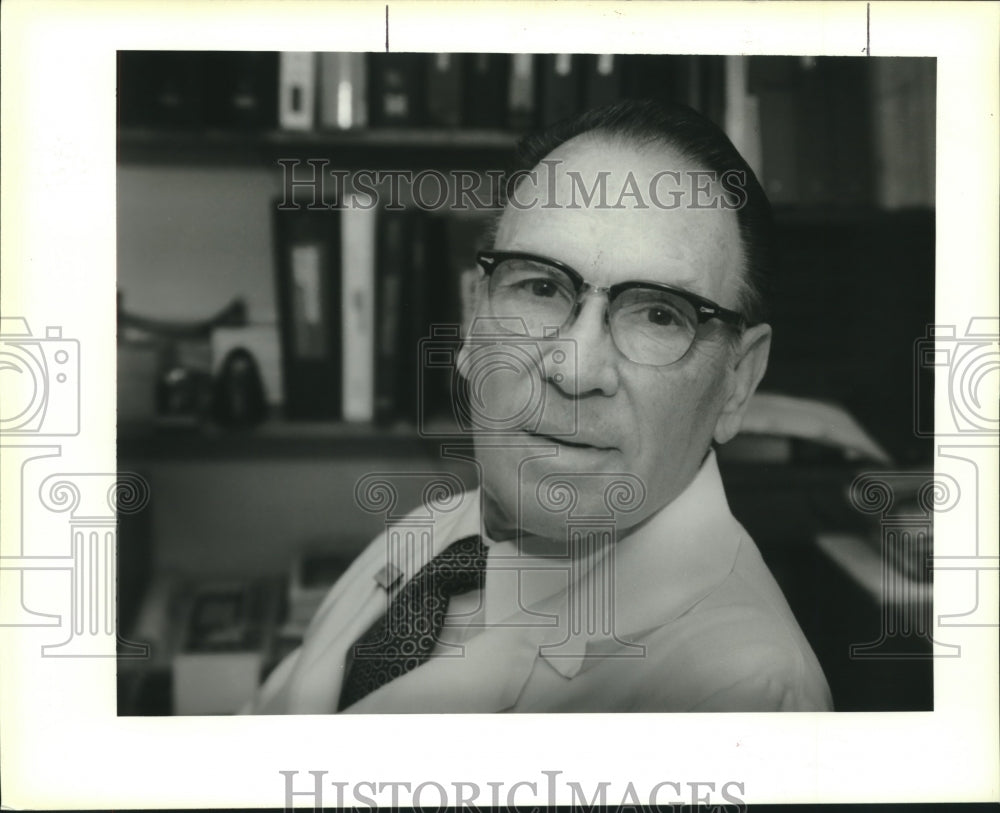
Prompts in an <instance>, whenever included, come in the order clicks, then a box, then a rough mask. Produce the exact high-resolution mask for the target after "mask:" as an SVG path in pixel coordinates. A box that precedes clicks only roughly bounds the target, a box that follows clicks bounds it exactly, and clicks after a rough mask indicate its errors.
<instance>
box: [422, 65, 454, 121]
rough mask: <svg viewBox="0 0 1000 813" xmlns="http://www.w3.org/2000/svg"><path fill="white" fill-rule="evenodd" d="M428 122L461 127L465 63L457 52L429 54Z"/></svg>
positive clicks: (427, 73) (427, 67)
mask: <svg viewBox="0 0 1000 813" xmlns="http://www.w3.org/2000/svg"><path fill="white" fill-rule="evenodd" d="M425 68H426V77H427V98H426V109H427V123H428V124H430V125H432V126H434V127H458V125H459V124H461V121H462V66H461V57H460V56H459V55H458V54H427V56H426V58H425Z"/></svg>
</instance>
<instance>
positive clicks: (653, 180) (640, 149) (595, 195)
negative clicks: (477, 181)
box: [496, 134, 743, 296]
mask: <svg viewBox="0 0 1000 813" xmlns="http://www.w3.org/2000/svg"><path fill="white" fill-rule="evenodd" d="M724 192H725V190H724V188H723V185H722V183H721V179H719V178H717V177H715V173H712V172H709V171H707V170H706V169H704V168H703V167H702V166H701V165H700V164H699V162H698V161H696V160H694V159H692V158H691V157H690V156H687V155H685V154H683V153H682V152H680V151H679V150H677V149H675V148H674V147H672V146H670V145H665V144H642V145H636V144H632V143H629V142H627V141H624V140H622V139H617V138H610V137H606V136H602V135H597V134H584V135H583V136H578V137H577V138H575V139H572V140H571V141H568V142H566V143H565V144H563V145H561V146H560V147H558V148H557V149H555V150H553V151H552V152H551V153H550V154H549V155H547V156H546V157H545V158H543V159H542V161H541V162H540V163H539V164H538V165H537V166H536V167H535V168H534V170H533V172H532V174H530V175H525V176H524V177H523V178H521V180H520V182H519V183H518V185H517V187H516V188H515V189H514V191H513V193H512V195H511V199H510V201H509V203H508V205H507V207H506V208H505V210H504V213H503V215H502V216H501V219H500V223H499V226H498V230H497V239H496V246H497V248H502V249H508V250H522V251H532V252H535V253H539V254H544V255H546V256H551V257H553V258H555V259H560V260H562V261H563V262H567V263H569V264H570V265H573V266H574V267H576V268H577V269H578V270H579V271H580V272H581V273H583V274H584V275H597V277H596V278H597V279H599V280H602V281H607V282H615V281H622V280H623V279H625V278H640V277H642V278H648V279H653V280H658V281H663V282H669V283H671V284H676V285H679V286H682V287H687V288H691V289H692V290H695V291H697V292H699V293H703V294H705V295H713V294H714V295H716V296H721V295H722V294H723V287H724V286H726V283H727V281H728V280H727V278H728V277H732V279H731V284H732V286H733V287H734V289H735V287H736V286H737V283H738V278H739V275H740V269H741V268H742V256H743V253H742V245H741V241H740V238H739V230H738V225H737V222H736V216H735V212H734V211H732V208H731V206H730V207H729V208H725V206H724V204H725V203H726V201H727V199H726V198H725V197H724Z"/></svg>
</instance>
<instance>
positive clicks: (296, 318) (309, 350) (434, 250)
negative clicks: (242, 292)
mask: <svg viewBox="0 0 1000 813" xmlns="http://www.w3.org/2000/svg"><path fill="white" fill-rule="evenodd" d="M276 203H277V202H276ZM346 203H347V205H345V206H343V207H341V208H329V209H323V210H309V209H304V208H298V209H289V210H282V209H280V208H277V205H276V206H275V209H274V218H273V220H274V237H275V241H274V242H275V247H276V255H277V256H276V269H277V283H278V306H279V309H278V312H279V322H280V324H279V333H280V345H281V359H282V381H283V403H284V415H285V417H286V418H288V419H290V420H343V421H356V422H373V423H376V424H380V425H386V424H392V423H396V422H399V421H404V422H408V423H411V424H418V422H420V421H423V420H427V419H430V418H432V417H446V416H448V415H449V414H450V410H451V404H452V388H453V386H454V385H455V380H454V375H453V373H454V365H453V364H452V363H449V359H450V360H452V361H453V360H454V357H455V351H456V350H457V347H458V338H459V332H460V323H461V320H462V318H463V314H466V315H467V314H468V312H469V310H470V304H469V303H470V299H469V297H470V296H471V291H470V290H469V286H470V285H471V284H472V283H473V282H474V280H475V279H476V278H477V277H478V272H477V271H476V270H475V252H476V250H477V247H478V246H479V244H480V239H481V235H482V234H483V228H482V226H483V223H482V220H481V219H476V218H464V217H458V216H456V215H451V216H444V215H438V214H433V213H430V212H425V211H420V210H405V211H378V210H375V209H367V210H366V209H362V208H355V207H352V206H351V205H350V201H349V200H348V201H346ZM428 353H430V354H431V359H430V360H428V358H426V356H427V355H428Z"/></svg>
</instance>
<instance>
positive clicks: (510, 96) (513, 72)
mask: <svg viewBox="0 0 1000 813" xmlns="http://www.w3.org/2000/svg"><path fill="white" fill-rule="evenodd" d="M536 62H537V57H536V55H535V54H511V55H510V81H509V84H508V88H507V119H508V124H509V125H510V128H511V129H512V130H530V129H531V128H532V127H534V126H535V121H536V116H537V109H538V103H537V96H536V93H537V87H536V86H537V84H538V82H537V80H536V78H535V74H536V71H537V66H536Z"/></svg>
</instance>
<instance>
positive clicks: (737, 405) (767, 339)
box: [713, 325, 771, 444]
mask: <svg viewBox="0 0 1000 813" xmlns="http://www.w3.org/2000/svg"><path fill="white" fill-rule="evenodd" d="M770 354H771V326H770V325H754V326H753V327H751V328H747V329H746V330H744V331H743V335H742V336H741V337H740V341H739V344H738V346H737V348H736V351H735V363H734V365H733V366H732V367H730V369H729V371H728V375H729V391H728V394H727V397H726V402H725V404H724V405H723V407H722V412H721V413H720V414H719V417H718V419H717V420H716V422H715V434H714V435H713V437H714V438H715V442H716V443H719V444H721V443H726V442H728V441H730V440H732V439H733V437H735V435H736V433H737V432H739V431H740V426H742V424H743V415H744V414H745V413H746V409H747V405H748V404H749V403H750V397H751V396H752V395H753V394H754V392H755V391H756V389H757V385H758V384H760V380H761V379H762V378H763V377H764V371H765V370H767V359H768V356H769V355H770Z"/></svg>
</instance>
